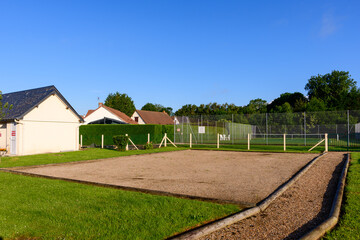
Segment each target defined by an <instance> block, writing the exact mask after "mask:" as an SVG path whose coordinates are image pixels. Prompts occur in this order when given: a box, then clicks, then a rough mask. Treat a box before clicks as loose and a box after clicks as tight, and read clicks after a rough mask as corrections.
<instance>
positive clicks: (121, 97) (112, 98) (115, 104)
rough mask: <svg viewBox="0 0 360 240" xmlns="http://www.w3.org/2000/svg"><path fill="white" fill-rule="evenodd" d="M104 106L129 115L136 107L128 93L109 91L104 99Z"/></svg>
mask: <svg viewBox="0 0 360 240" xmlns="http://www.w3.org/2000/svg"><path fill="white" fill-rule="evenodd" d="M105 106H108V107H111V108H114V109H117V110H119V111H121V112H123V113H125V114H126V115H128V116H129V117H131V115H132V114H133V113H134V112H135V110H136V108H135V105H134V102H133V100H132V99H131V97H129V96H128V95H126V94H125V93H124V94H120V93H119V92H116V93H110V94H109V95H108V96H107V98H106V100H105Z"/></svg>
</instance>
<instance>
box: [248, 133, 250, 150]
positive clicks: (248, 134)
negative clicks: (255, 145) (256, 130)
mask: <svg viewBox="0 0 360 240" xmlns="http://www.w3.org/2000/svg"><path fill="white" fill-rule="evenodd" d="M248 150H250V133H248Z"/></svg>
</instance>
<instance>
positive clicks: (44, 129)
mask: <svg viewBox="0 0 360 240" xmlns="http://www.w3.org/2000/svg"><path fill="white" fill-rule="evenodd" d="M79 126H80V123H79V118H78V117H77V115H76V114H75V113H74V112H73V111H72V110H71V109H70V108H67V105H66V104H65V103H64V102H62V100H61V99H60V98H59V97H58V96H57V95H51V96H50V97H48V98H47V99H46V100H45V101H43V102H42V103H40V104H39V105H38V106H37V107H35V108H34V109H33V110H31V111H30V112H29V113H28V114H26V115H25V116H24V118H23V119H22V120H20V121H18V122H17V125H16V131H17V133H16V134H17V136H16V137H17V144H16V145H17V146H16V147H17V155H27V154H36V153H46V152H60V151H74V150H78V149H79Z"/></svg>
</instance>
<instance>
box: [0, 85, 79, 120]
mask: <svg viewBox="0 0 360 240" xmlns="http://www.w3.org/2000/svg"><path fill="white" fill-rule="evenodd" d="M52 94H56V95H58V97H59V98H60V99H61V100H62V101H63V102H64V103H65V104H66V105H67V106H68V107H69V108H70V109H71V110H72V111H73V112H74V113H75V114H76V115H77V117H78V118H79V120H80V121H84V120H83V118H82V117H81V116H80V115H79V114H78V113H77V112H76V111H75V110H74V109H73V107H72V106H71V105H70V104H69V103H68V101H66V99H65V98H64V97H63V95H61V93H60V92H59V91H58V90H57V89H56V87H55V86H47V87H42V88H35V89H30V90H24V91H19V92H12V93H6V94H2V97H3V98H2V100H1V102H2V103H3V104H4V103H9V105H12V108H11V109H10V110H8V109H6V110H5V117H4V119H3V120H13V119H21V118H22V117H24V116H25V115H26V114H27V113H29V112H30V111H31V110H32V109H33V108H34V107H36V106H38V105H39V104H40V103H42V102H43V101H44V100H45V99H47V98H48V97H49V96H50V95H52Z"/></svg>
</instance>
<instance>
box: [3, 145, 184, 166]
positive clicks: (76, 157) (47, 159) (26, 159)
mask: <svg viewBox="0 0 360 240" xmlns="http://www.w3.org/2000/svg"><path fill="white" fill-rule="evenodd" d="M178 150H184V148H181V147H179V148H175V147H166V148H156V149H151V150H130V151H126V152H120V151H116V150H111V149H100V148H89V149H86V150H82V151H75V152H62V153H49V154H37V155H28V156H15V157H2V158H1V163H0V168H8V167H19V166H32V165H41V164H50V163H65V162H76V161H85V160H93V159H102V158H112V157H120V156H130V155H138V154H148V153H157V152H168V151H178Z"/></svg>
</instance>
